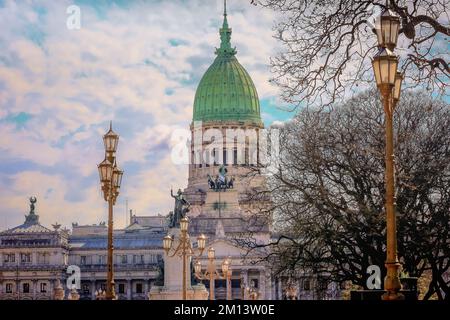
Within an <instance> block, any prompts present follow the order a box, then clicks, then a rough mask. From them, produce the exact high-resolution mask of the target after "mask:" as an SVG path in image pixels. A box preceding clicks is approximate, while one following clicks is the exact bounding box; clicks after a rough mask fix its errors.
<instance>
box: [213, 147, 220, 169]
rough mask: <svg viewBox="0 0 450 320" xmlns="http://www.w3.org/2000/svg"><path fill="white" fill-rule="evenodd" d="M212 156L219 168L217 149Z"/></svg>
mask: <svg viewBox="0 0 450 320" xmlns="http://www.w3.org/2000/svg"><path fill="white" fill-rule="evenodd" d="M212 156H213V164H214V165H215V166H217V165H218V162H219V161H218V152H217V149H216V148H214V149H213V152H212Z"/></svg>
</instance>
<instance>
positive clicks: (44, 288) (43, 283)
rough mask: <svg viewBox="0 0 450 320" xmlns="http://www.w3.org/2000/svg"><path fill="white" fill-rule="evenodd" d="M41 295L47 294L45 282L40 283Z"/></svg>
mask: <svg viewBox="0 0 450 320" xmlns="http://www.w3.org/2000/svg"><path fill="white" fill-rule="evenodd" d="M41 293H47V283H46V282H42V283H41Z"/></svg>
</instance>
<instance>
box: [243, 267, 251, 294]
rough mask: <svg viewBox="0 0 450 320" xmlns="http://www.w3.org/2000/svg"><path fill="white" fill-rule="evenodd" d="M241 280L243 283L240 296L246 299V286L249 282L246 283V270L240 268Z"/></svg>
mask: <svg viewBox="0 0 450 320" xmlns="http://www.w3.org/2000/svg"><path fill="white" fill-rule="evenodd" d="M241 281H242V283H243V284H244V296H243V297H242V299H243V300H247V298H248V297H247V290H246V288H247V287H249V286H250V284H249V283H248V270H241ZM241 294H242V293H241Z"/></svg>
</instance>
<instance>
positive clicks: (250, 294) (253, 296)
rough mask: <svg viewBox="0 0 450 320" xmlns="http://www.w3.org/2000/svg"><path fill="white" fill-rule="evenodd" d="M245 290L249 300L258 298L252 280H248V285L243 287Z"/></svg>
mask: <svg viewBox="0 0 450 320" xmlns="http://www.w3.org/2000/svg"><path fill="white" fill-rule="evenodd" d="M245 290H246V292H247V295H248V297H249V298H250V300H258V297H259V292H258V290H256V288H255V285H254V283H253V282H250V287H247V288H245Z"/></svg>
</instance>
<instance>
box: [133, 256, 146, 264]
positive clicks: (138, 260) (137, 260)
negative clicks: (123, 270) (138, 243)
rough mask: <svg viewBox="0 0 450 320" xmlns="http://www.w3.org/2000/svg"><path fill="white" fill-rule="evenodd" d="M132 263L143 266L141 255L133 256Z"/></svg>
mask: <svg viewBox="0 0 450 320" xmlns="http://www.w3.org/2000/svg"><path fill="white" fill-rule="evenodd" d="M133 263H135V264H143V263H144V255H143V254H135V255H134V256H133Z"/></svg>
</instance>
